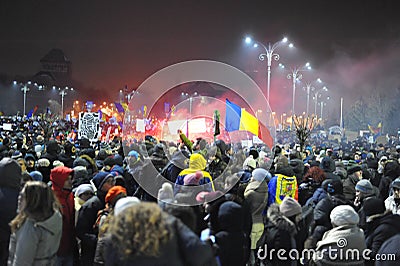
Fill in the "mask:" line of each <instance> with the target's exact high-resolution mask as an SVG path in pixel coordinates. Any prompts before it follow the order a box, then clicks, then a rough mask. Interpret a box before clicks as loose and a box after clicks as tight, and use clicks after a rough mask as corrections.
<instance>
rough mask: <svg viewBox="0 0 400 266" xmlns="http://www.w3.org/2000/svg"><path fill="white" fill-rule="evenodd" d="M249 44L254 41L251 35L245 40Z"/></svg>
mask: <svg viewBox="0 0 400 266" xmlns="http://www.w3.org/2000/svg"><path fill="white" fill-rule="evenodd" d="M244 41H245V42H246V43H247V44H250V43H251V42H252V40H251V38H250V37H246V39H245V40H244Z"/></svg>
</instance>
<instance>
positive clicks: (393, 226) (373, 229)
mask: <svg viewBox="0 0 400 266" xmlns="http://www.w3.org/2000/svg"><path fill="white" fill-rule="evenodd" d="M399 224H400V215H396V214H392V213H391V212H389V213H386V214H384V215H382V214H378V215H374V216H371V217H369V219H368V220H367V228H366V231H365V241H366V243H367V248H369V249H371V250H372V253H371V257H374V256H375V254H376V253H377V252H378V250H379V249H380V248H381V246H382V244H383V243H384V242H385V241H386V240H388V239H389V238H391V237H392V236H394V235H396V234H398V233H400V227H399Z"/></svg>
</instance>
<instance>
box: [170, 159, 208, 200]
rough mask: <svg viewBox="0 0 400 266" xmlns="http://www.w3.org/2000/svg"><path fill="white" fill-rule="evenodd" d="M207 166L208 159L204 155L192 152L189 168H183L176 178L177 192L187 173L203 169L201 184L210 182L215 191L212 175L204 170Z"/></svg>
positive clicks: (175, 190) (175, 189)
mask: <svg viewBox="0 0 400 266" xmlns="http://www.w3.org/2000/svg"><path fill="white" fill-rule="evenodd" d="M206 166H207V161H206V159H204V157H203V155H201V154H199V153H195V154H192V155H191V156H190V159H189V168H187V169H184V170H182V171H181V172H180V173H179V175H178V176H177V178H176V182H175V188H174V192H175V194H176V193H177V192H178V191H179V186H177V185H181V186H183V184H184V183H183V179H184V178H185V176H186V175H187V174H192V173H196V172H197V171H201V172H202V173H203V178H202V179H200V182H199V184H200V185H204V184H208V183H210V184H211V187H210V191H215V188H214V183H213V180H212V177H211V175H210V174H209V173H208V172H206V171H204V169H206Z"/></svg>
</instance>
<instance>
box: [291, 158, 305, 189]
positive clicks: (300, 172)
mask: <svg viewBox="0 0 400 266" xmlns="http://www.w3.org/2000/svg"><path fill="white" fill-rule="evenodd" d="M289 165H290V167H291V168H292V169H293V172H294V175H295V176H296V179H297V184H299V183H300V182H301V181H302V180H303V176H304V163H303V161H302V160H300V159H291V160H290V162H289Z"/></svg>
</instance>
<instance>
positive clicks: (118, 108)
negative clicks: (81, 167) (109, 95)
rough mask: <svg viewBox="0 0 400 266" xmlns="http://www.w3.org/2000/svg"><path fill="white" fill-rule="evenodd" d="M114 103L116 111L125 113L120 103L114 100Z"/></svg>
mask: <svg viewBox="0 0 400 266" xmlns="http://www.w3.org/2000/svg"><path fill="white" fill-rule="evenodd" d="M114 105H115V108H116V109H117V111H118V113H125V109H124V107H123V106H122V105H121V104H120V103H117V102H115V103H114Z"/></svg>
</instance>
